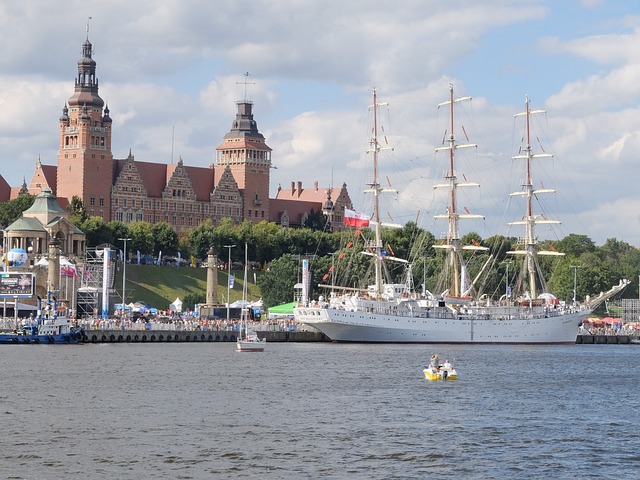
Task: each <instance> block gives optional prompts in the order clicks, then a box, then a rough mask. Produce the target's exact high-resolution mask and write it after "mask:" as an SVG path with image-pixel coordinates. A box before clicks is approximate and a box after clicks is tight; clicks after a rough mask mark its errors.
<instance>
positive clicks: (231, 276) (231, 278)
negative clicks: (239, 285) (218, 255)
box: [229, 275, 235, 288]
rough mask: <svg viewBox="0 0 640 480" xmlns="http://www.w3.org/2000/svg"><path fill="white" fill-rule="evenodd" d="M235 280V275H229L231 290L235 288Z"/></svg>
mask: <svg viewBox="0 0 640 480" xmlns="http://www.w3.org/2000/svg"><path fill="white" fill-rule="evenodd" d="M234 278H235V277H234V276H233V275H229V288H233V282H234Z"/></svg>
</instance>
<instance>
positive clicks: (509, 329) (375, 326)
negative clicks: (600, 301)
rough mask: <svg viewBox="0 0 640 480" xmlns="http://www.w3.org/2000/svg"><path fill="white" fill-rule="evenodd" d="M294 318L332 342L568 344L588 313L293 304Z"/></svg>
mask: <svg viewBox="0 0 640 480" xmlns="http://www.w3.org/2000/svg"><path fill="white" fill-rule="evenodd" d="M294 314H295V318H296V320H297V321H299V322H301V323H305V324H307V325H309V326H312V327H314V328H316V329H318V330H320V331H321V332H322V333H324V334H325V335H327V336H328V337H329V338H330V339H331V340H332V341H334V342H352V343H460V344H473V343H478V344H496V343H500V344H568V343H575V342H576V337H577V335H578V329H579V326H580V324H581V322H582V320H583V319H584V318H585V317H586V316H587V315H588V314H589V312H588V311H584V310H583V311H579V312H572V313H567V314H563V315H557V316H551V317H544V316H542V317H539V318H529V319H514V318H512V319H498V318H480V317H476V318H438V317H431V318H423V317H411V316H390V315H384V314H379V313H365V312H359V311H347V310H340V309H333V308H296V309H294Z"/></svg>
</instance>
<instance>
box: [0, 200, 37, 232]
mask: <svg viewBox="0 0 640 480" xmlns="http://www.w3.org/2000/svg"><path fill="white" fill-rule="evenodd" d="M35 199H36V197H34V196H33V195H29V194H24V195H19V196H18V198H15V199H13V200H9V201H8V202H5V203H3V204H1V205H0V225H2V226H3V227H5V228H6V227H8V226H9V225H11V224H12V223H13V222H15V221H16V220H18V219H19V218H20V217H21V216H22V212H24V211H25V210H27V209H28V208H29V207H31V205H33V202H34V201H35Z"/></svg>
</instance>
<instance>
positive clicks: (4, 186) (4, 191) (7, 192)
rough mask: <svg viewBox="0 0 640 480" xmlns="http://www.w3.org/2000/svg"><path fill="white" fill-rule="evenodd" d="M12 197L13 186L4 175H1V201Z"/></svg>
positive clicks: (6, 200)
mask: <svg viewBox="0 0 640 480" xmlns="http://www.w3.org/2000/svg"><path fill="white" fill-rule="evenodd" d="M10 199H11V187H10V186H9V184H8V183H7V181H6V180H5V179H4V177H3V176H2V175H0V202H8V201H9V200H10Z"/></svg>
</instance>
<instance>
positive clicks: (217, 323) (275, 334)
mask: <svg viewBox="0 0 640 480" xmlns="http://www.w3.org/2000/svg"><path fill="white" fill-rule="evenodd" d="M23 321H27V322H28V321H32V319H31V320H29V319H18V325H19V324H21V323H22V322H23ZM78 326H80V327H81V328H82V329H83V331H84V341H85V342H87V343H118V342H123V343H154V342H156V343H157V342H164V343H171V342H235V341H236V340H237V338H238V334H239V330H240V322H239V321H237V320H228V321H227V320H220V319H218V320H199V319H197V318H195V317H185V318H182V317H174V318H169V319H166V320H157V319H151V320H142V319H139V320H130V319H122V318H117V317H113V318H105V319H103V318H97V317H96V318H85V319H81V320H79V321H78ZM249 328H250V329H251V330H254V331H256V332H257V333H258V335H259V336H260V337H264V338H266V339H267V341H268V342H327V341H330V340H329V338H328V337H327V336H326V335H324V334H322V333H321V332H318V331H317V330H315V329H313V328H311V327H308V326H306V325H304V324H300V323H298V322H295V321H293V320H291V319H288V318H282V319H272V320H268V321H263V322H249ZM14 329H19V328H18V326H17V325H16V320H15V319H13V318H4V319H0V331H12V330H14ZM639 342H640V331H639V329H638V328H637V327H635V326H634V328H611V327H606V328H593V327H592V328H589V329H587V328H584V327H583V328H581V329H580V331H579V332H578V335H577V336H576V343H577V344H585V345H588V344H611V345H616V344H620V345H627V344H637V343H639Z"/></svg>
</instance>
